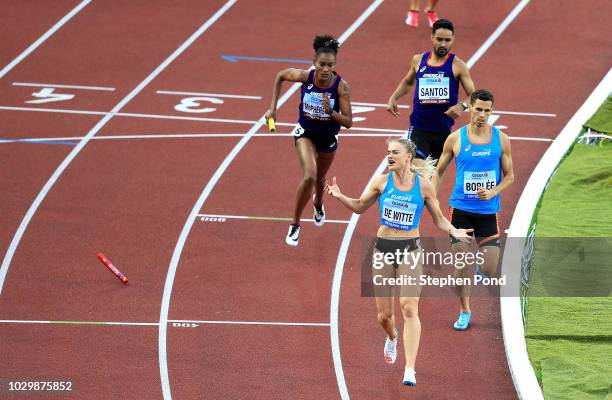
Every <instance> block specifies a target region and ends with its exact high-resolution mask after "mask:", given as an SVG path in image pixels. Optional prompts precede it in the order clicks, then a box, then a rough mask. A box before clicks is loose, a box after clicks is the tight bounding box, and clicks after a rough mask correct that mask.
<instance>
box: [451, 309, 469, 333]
mask: <svg viewBox="0 0 612 400" xmlns="http://www.w3.org/2000/svg"><path fill="white" fill-rule="evenodd" d="M471 317H472V313H471V312H469V311H461V312H460V313H459V319H457V321H455V323H454V324H453V328H455V329H456V330H458V331H464V330H466V329H467V328H468V327H469V326H470V318H471Z"/></svg>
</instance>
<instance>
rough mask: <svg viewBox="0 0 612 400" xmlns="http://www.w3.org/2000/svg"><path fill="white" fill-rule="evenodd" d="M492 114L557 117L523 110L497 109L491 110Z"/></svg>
mask: <svg viewBox="0 0 612 400" xmlns="http://www.w3.org/2000/svg"><path fill="white" fill-rule="evenodd" d="M492 114H504V115H521V116H525V117H548V118H556V117H557V114H549V113H534V112H524V111H497V110H493V111H492Z"/></svg>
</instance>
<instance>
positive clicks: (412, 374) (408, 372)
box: [402, 368, 416, 386]
mask: <svg viewBox="0 0 612 400" xmlns="http://www.w3.org/2000/svg"><path fill="white" fill-rule="evenodd" d="M402 383H403V384H404V385H406V386H416V371H415V370H413V369H412V368H406V369H404V380H403V381H402Z"/></svg>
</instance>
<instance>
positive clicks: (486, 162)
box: [449, 126, 502, 214]
mask: <svg viewBox="0 0 612 400" xmlns="http://www.w3.org/2000/svg"><path fill="white" fill-rule="evenodd" d="M459 135H460V136H459V137H460V141H461V143H460V146H461V147H460V150H459V154H457V157H456V162H457V172H456V174H457V179H456V180H455V188H454V189H453V193H452V194H451V197H450V202H449V203H450V205H451V207H454V208H458V209H460V210H463V211H469V212H472V213H476V214H495V213H496V212H498V211H499V195H498V196H495V197H493V198H492V199H490V200H480V199H479V198H478V195H477V194H476V192H478V190H480V189H493V188H494V187H496V186H497V185H499V182H500V181H501V156H502V147H501V139H500V133H499V129H497V128H496V127H494V126H492V127H491V139H490V140H489V142H488V143H484V144H477V143H472V142H471V141H470V138H469V137H468V130H467V126H464V127H463V128H461V130H460V131H459Z"/></svg>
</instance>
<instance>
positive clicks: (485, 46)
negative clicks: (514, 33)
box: [466, 0, 529, 68]
mask: <svg viewBox="0 0 612 400" xmlns="http://www.w3.org/2000/svg"><path fill="white" fill-rule="evenodd" d="M527 4H529V0H521V1H519V3H518V4H517V5H516V6H515V7H514V9H513V10H512V11H510V14H508V15H507V16H506V18H504V20H503V21H502V23H501V24H499V26H498V27H497V29H495V31H493V33H492V34H491V36H489V38H488V39H487V40H486V41H485V42H484V43H483V44H482V46H480V48H479V49H478V50H476V53H474V55H473V56H472V57H471V58H470V59H469V60H468V62H467V63H466V64H467V66H468V68H472V67H473V66H474V64H476V63H477V62H478V60H480V57H482V56H483V54H484V53H485V52H486V51H487V50H489V47H491V46H492V45H493V43H495V41H496V40H497V39H498V38H499V37H500V36H501V34H502V33H503V32H504V31H505V30H506V28H507V27H508V26H509V25H510V24H511V23H512V21H514V19H515V18H516V17H517V16H518V15H519V14H520V13H521V11H523V8H525V7H526V6H527Z"/></svg>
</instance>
